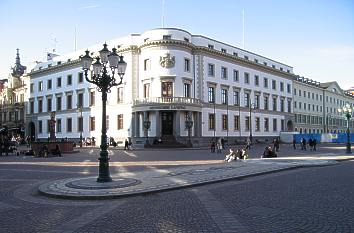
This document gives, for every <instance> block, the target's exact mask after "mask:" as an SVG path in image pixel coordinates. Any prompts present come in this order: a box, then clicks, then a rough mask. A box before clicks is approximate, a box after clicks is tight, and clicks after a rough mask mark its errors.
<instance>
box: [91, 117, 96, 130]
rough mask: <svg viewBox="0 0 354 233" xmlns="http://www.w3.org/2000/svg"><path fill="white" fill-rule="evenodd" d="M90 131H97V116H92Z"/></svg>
mask: <svg viewBox="0 0 354 233" xmlns="http://www.w3.org/2000/svg"><path fill="white" fill-rule="evenodd" d="M90 131H95V117H90Z"/></svg>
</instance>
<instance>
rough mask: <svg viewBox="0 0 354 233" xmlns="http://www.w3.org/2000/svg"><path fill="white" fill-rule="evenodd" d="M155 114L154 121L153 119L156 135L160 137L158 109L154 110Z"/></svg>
mask: <svg viewBox="0 0 354 233" xmlns="http://www.w3.org/2000/svg"><path fill="white" fill-rule="evenodd" d="M155 116H156V121H155V124H156V127H155V129H156V137H160V136H161V133H160V111H155Z"/></svg>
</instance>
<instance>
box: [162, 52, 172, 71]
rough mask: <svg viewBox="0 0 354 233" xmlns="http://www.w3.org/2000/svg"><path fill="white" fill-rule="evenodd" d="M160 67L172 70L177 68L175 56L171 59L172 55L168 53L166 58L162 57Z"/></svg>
mask: <svg viewBox="0 0 354 233" xmlns="http://www.w3.org/2000/svg"><path fill="white" fill-rule="evenodd" d="M160 65H161V66H162V67H164V68H172V67H174V66H175V56H173V57H171V54H169V53H166V55H165V56H164V57H162V56H160Z"/></svg>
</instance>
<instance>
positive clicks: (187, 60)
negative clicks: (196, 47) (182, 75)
mask: <svg viewBox="0 0 354 233" xmlns="http://www.w3.org/2000/svg"><path fill="white" fill-rule="evenodd" d="M184 71H186V72H189V71H190V61H189V59H187V58H185V59H184Z"/></svg>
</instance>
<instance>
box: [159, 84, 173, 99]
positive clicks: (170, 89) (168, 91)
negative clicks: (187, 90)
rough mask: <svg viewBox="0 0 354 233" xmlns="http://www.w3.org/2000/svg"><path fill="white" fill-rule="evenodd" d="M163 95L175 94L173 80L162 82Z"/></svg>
mask: <svg viewBox="0 0 354 233" xmlns="http://www.w3.org/2000/svg"><path fill="white" fill-rule="evenodd" d="M161 85H162V88H161V91H162V93H161V95H162V97H172V96H173V86H172V85H173V83H172V82H162V83H161Z"/></svg>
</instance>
